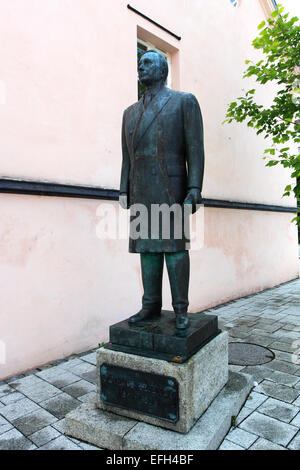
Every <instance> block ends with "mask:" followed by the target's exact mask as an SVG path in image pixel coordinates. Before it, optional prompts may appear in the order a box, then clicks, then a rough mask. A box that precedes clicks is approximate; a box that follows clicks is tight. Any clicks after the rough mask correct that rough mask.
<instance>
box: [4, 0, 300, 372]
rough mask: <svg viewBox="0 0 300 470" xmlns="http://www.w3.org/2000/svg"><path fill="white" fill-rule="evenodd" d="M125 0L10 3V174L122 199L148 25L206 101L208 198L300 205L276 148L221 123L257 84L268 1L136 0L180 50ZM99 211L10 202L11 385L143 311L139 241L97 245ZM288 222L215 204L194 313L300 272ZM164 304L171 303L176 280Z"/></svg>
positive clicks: (194, 289)
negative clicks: (141, 39)
mask: <svg viewBox="0 0 300 470" xmlns="http://www.w3.org/2000/svg"><path fill="white" fill-rule="evenodd" d="M126 5H127V2H125V1H123V0H119V1H114V2H107V1H104V0H102V1H99V0H72V1H69V0H43V1H40V0H10V1H9V2H7V1H6V0H0V12H1V14H0V63H1V71H0V84H1V83H2V85H3V84H4V85H5V89H6V97H5V100H2V101H1V100H0V142H1V144H0V146H1V147H0V148H1V160H0V177H8V178H24V179H33V180H43V181H55V182H62V183H74V184H83V185H93V186H102V187H107V188H118V185H119V174H120V164H121V150H120V125H121V118H122V112H123V109H124V108H125V107H127V106H128V105H129V104H132V103H133V102H134V101H135V100H136V95H137V89H136V88H137V87H136V39H137V29H138V31H139V34H141V35H143V34H144V35H145V34H146V35H148V36H149V37H151V38H152V39H154V40H155V39H156V40H157V41H158V39H157V38H159V41H158V43H160V45H164V47H165V48H166V50H168V51H170V52H172V54H173V56H172V68H173V71H174V80H173V87H174V88H177V89H181V90H184V91H190V92H193V93H195V94H196V96H197V97H198V100H199V102H200V105H201V108H202V112H203V117H204V125H205V148H206V169H205V181H204V194H203V195H204V197H207V198H222V199H232V200H239V201H247V202H251V201H252V202H260V203H266V204H268V203H269V204H285V205H294V204H295V202H294V200H293V198H285V199H284V200H282V199H281V193H282V188H283V187H284V186H285V185H286V184H287V182H288V181H289V175H288V172H285V171H284V170H282V169H280V168H274V169H269V168H265V167H264V162H263V161H262V159H261V154H262V150H263V148H264V144H265V142H264V141H263V140H261V139H258V138H257V137H256V136H255V133H254V132H253V131H252V130H251V129H248V128H247V127H245V126H234V125H232V126H222V124H221V122H222V121H223V119H224V113H225V110H226V105H227V103H229V102H230V101H232V100H233V99H234V98H235V97H236V96H238V95H239V94H240V90H241V88H242V87H246V83H245V81H242V80H241V76H242V71H243V70H244V69H245V64H244V60H245V58H254V57H255V54H256V53H255V52H253V51H252V49H251V48H250V46H249V44H250V41H251V40H252V39H253V38H254V37H255V35H256V25H257V24H258V23H260V21H261V20H262V19H263V12H262V9H261V6H260V4H259V1H258V0H257V1H256V0H252V1H251V2H249V1H245V0H244V1H241V6H240V7H239V8H238V9H233V8H232V6H231V5H230V4H229V1H226V0H222V1H220V0H210V2H206V1H204V0H164V1H163V2H161V1H160V0H151V2H149V1H147V0H135V2H134V5H133V6H134V7H136V8H137V9H139V10H141V11H142V12H144V13H145V14H146V15H149V16H150V17H152V18H153V19H155V20H157V21H158V22H160V23H161V24H163V25H165V26H166V27H167V28H169V29H171V30H172V31H174V32H176V33H177V34H179V35H181V36H182V41H181V42H179V41H177V40H176V39H174V38H172V37H171V36H170V35H168V34H167V33H164V32H163V31H161V30H160V29H159V28H157V27H156V26H153V25H151V24H150V23H149V22H147V21H146V20H144V19H142V18H140V17H138V16H136V15H135V14H134V13H132V12H130V11H128V9H127V8H126ZM158 43H157V45H159V44H158ZM251 85H252V84H250V83H249V88H250V87H251ZM2 89H3V87H2ZM271 94H272V90H271V89H270V90H269V92H268V93H266V92H264V93H263V92H260V97H261V99H262V100H268V99H270V96H271ZM99 204H100V202H99V201H94V200H84V199H71V198H55V197H39V196H23V195H5V194H1V195H0V312H1V335H0V341H2V342H4V343H5V345H6V363H5V364H0V379H1V378H5V377H7V376H10V375H13V374H16V373H19V372H22V371H24V370H26V369H29V368H32V367H35V366H37V365H40V364H43V363H46V362H50V361H53V360H55V359H58V358H62V357H65V356H68V355H70V354H71V353H73V352H79V351H83V350H87V349H89V348H91V347H95V346H97V344H98V343H99V342H101V341H105V340H106V339H107V335H108V326H109V325H110V324H112V323H114V322H116V321H118V320H120V319H122V318H126V317H128V316H129V315H131V314H133V313H135V312H136V311H137V310H138V309H139V308H140V300H141V295H142V288H141V280H140V270H139V257H138V255H132V254H129V253H128V243H127V241H126V240H122V241H120V240H106V241H105V240H99V239H98V238H97V236H96V229H97V223H98V218H97V215H96V211H97V207H98V206H99ZM114 205H115V207H116V208H117V207H118V206H117V204H116V203H114ZM290 219H291V215H290V214H284V213H272V212H258V211H239V210H228V209H226V210H225V209H206V210H205V246H204V248H203V249H202V250H200V251H192V252H191V262H192V269H191V288H190V307H191V308H190V309H191V311H198V310H202V309H204V308H207V307H210V306H213V305H216V304H219V303H221V302H223V301H226V300H230V299H233V298H237V297H240V296H243V295H246V294H249V293H252V292H256V291H258V290H261V289H264V288H267V287H270V286H273V285H276V284H278V283H281V282H284V281H287V280H289V279H293V278H295V277H297V275H298V268H297V261H298V260H297V234H296V228H295V226H294V225H292V224H290ZM164 299H165V305H164V306H165V307H170V293H169V286H168V283H167V279H166V276H165V280H164Z"/></svg>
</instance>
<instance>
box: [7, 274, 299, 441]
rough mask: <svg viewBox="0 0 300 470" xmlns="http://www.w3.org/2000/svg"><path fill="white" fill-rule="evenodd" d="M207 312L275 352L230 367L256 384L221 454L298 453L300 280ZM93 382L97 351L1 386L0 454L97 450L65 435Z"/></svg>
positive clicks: (239, 337) (235, 336)
mask: <svg viewBox="0 0 300 470" xmlns="http://www.w3.org/2000/svg"><path fill="white" fill-rule="evenodd" d="M209 312H210V313H211V312H213V313H215V314H217V315H218V317H219V325H220V327H221V328H222V329H224V330H227V331H228V333H229V335H230V342H235V341H239V342H250V343H255V344H259V345H261V346H266V347H268V348H269V349H271V350H272V351H273V352H274V353H275V359H274V360H273V361H271V362H269V363H267V364H264V365H261V366H252V367H249V366H248V367H242V366H230V368H231V369H232V370H234V371H245V372H247V373H250V374H251V375H252V376H253V377H254V380H255V384H254V387H253V389H252V391H251V393H250V395H249V397H248V399H247V400H246V403H245V404H244V406H243V408H242V410H241V411H240V413H239V415H238V416H237V417H236V419H235V423H233V424H234V426H233V427H232V428H231V429H230V430H229V432H228V434H227V436H226V438H225V439H224V441H223V443H222V444H221V446H220V449H222V450H227V449H228V450H243V449H251V450H260V449H261V450H285V449H292V450H300V279H298V280H296V281H291V282H288V283H285V284H282V285H281V286H279V287H275V288H273V289H268V290H265V291H263V292H261V293H258V294H255V295H251V296H248V297H244V298H242V299H239V300H236V301H233V302H229V303H227V304H224V305H221V306H219V307H217V308H214V309H210V310H209ZM297 353H298V356H297ZM95 383H96V353H95V350H93V351H88V352H85V353H82V354H79V355H76V356H72V357H69V358H68V359H65V360H61V361H56V362H54V363H53V364H51V365H46V366H43V367H41V368H39V369H35V370H31V371H29V372H26V373H25V374H22V375H19V376H16V377H12V378H10V379H8V380H5V381H2V382H0V450H1V449H2V450H4V449H12V450H17V449H27V450H35V449H40V450H49V449H51V450H60V449H65V450H69V449H70V450H98V448H96V447H94V446H92V445H89V444H86V443H84V442H81V441H78V440H76V439H73V438H70V437H67V436H65V435H64V433H63V431H64V417H65V415H66V414H67V413H68V412H69V411H71V410H72V409H74V408H76V407H77V406H79V405H80V404H81V403H82V402H86V401H89V400H91V399H92V398H93V397H95V395H96V393H95V387H96V386H95Z"/></svg>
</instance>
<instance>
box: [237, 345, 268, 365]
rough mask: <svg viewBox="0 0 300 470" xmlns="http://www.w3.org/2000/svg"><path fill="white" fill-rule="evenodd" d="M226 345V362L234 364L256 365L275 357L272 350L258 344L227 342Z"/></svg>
mask: <svg viewBox="0 0 300 470" xmlns="http://www.w3.org/2000/svg"><path fill="white" fill-rule="evenodd" d="M228 347H229V351H228V353H229V357H228V363H229V364H231V365H235V366H258V365H261V364H265V363H266V362H270V361H273V359H274V358H275V354H274V353H273V351H271V350H270V349H268V348H265V347H264V346H259V345H258V344H252V343H229V345H228Z"/></svg>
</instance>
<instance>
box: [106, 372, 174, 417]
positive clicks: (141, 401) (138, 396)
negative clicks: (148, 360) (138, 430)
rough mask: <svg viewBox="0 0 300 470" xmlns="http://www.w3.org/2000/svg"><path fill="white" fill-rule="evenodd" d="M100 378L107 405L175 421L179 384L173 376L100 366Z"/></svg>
mask: <svg viewBox="0 0 300 470" xmlns="http://www.w3.org/2000/svg"><path fill="white" fill-rule="evenodd" d="M100 378H101V399H102V401H103V403H105V404H106V405H111V406H117V407H119V408H126V409H128V410H133V411H137V412H138V413H143V414H146V415H149V416H153V417H155V418H159V419H163V420H165V421H170V422H171V423H176V422H177V421H178V419H179V406H178V401H179V400H178V382H177V380H175V379H174V378H173V377H166V376H165V375H159V374H152V373H149V372H142V371H137V370H133V369H127V368H125V367H119V366H113V365H111V364H102V366H101V367H100Z"/></svg>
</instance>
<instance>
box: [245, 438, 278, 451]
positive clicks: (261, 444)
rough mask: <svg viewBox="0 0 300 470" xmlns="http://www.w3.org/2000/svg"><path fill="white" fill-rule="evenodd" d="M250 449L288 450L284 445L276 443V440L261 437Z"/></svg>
mask: <svg viewBox="0 0 300 470" xmlns="http://www.w3.org/2000/svg"><path fill="white" fill-rule="evenodd" d="M250 450H287V449H286V448H285V447H283V446H279V445H277V444H274V442H271V441H268V440H267V439H263V438H262V437H260V438H259V439H257V441H256V442H255V443H254V444H253V445H252V446H251V447H250Z"/></svg>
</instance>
